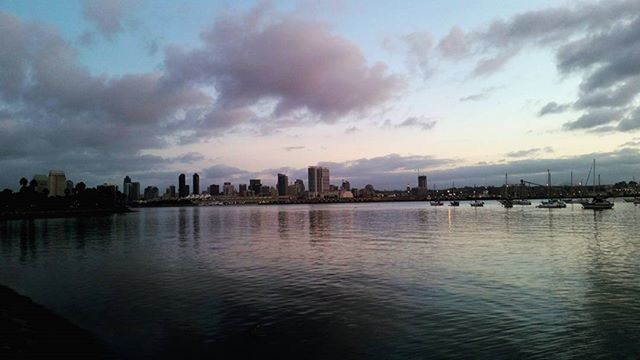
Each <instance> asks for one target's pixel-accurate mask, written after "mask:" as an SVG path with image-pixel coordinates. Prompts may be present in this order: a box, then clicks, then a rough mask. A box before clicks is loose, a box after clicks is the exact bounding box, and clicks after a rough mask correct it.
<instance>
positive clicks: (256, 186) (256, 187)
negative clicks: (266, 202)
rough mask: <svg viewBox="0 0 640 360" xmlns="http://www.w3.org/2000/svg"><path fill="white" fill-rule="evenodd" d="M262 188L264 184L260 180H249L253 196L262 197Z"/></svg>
mask: <svg viewBox="0 0 640 360" xmlns="http://www.w3.org/2000/svg"><path fill="white" fill-rule="evenodd" d="M261 188H262V182H261V181H260V179H251V180H249V189H251V190H253V195H255V196H258V195H260V189H261Z"/></svg>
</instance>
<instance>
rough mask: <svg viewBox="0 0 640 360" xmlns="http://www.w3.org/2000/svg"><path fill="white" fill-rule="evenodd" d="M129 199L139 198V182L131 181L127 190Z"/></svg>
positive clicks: (136, 199) (135, 199)
mask: <svg viewBox="0 0 640 360" xmlns="http://www.w3.org/2000/svg"><path fill="white" fill-rule="evenodd" d="M129 199H130V200H131V201H138V200H140V183H139V182H137V181H136V182H132V183H131V187H130V190H129Z"/></svg>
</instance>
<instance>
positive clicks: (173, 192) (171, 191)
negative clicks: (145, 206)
mask: <svg viewBox="0 0 640 360" xmlns="http://www.w3.org/2000/svg"><path fill="white" fill-rule="evenodd" d="M169 197H170V198H172V199H175V198H176V186H175V185H171V186H169Z"/></svg>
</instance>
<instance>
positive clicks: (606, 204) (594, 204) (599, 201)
mask: <svg viewBox="0 0 640 360" xmlns="http://www.w3.org/2000/svg"><path fill="white" fill-rule="evenodd" d="M593 196H594V197H593V200H591V201H589V202H583V203H582V208H583V209H588V210H607V209H613V202H611V201H609V200H607V199H605V198H602V197H600V196H598V194H596V159H593Z"/></svg>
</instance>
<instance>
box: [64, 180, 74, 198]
mask: <svg viewBox="0 0 640 360" xmlns="http://www.w3.org/2000/svg"><path fill="white" fill-rule="evenodd" d="M67 191H68V193H69V194H71V193H72V192H73V181H71V180H67V181H65V183H64V193H65V195H66V194H67Z"/></svg>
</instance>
